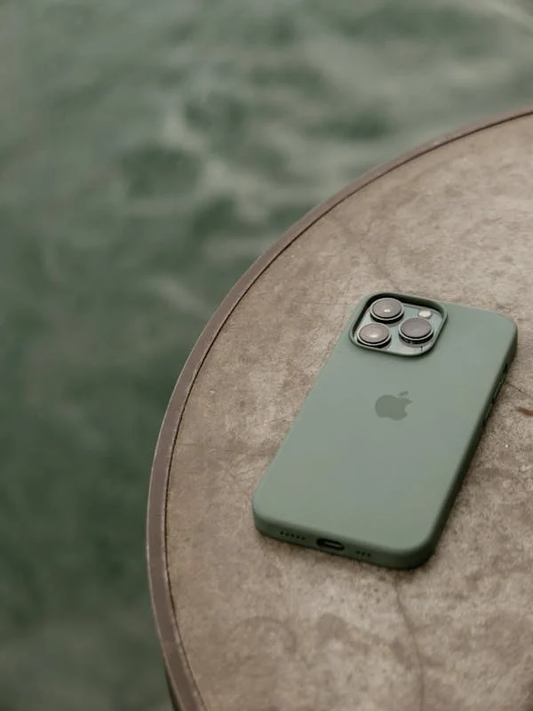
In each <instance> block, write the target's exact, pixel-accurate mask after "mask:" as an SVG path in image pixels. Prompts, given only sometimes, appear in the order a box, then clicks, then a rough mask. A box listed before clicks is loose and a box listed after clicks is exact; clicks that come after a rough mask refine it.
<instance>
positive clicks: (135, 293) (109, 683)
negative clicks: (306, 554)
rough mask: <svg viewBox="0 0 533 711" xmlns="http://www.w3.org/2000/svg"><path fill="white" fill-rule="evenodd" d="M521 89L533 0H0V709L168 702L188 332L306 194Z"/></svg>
mask: <svg viewBox="0 0 533 711" xmlns="http://www.w3.org/2000/svg"><path fill="white" fill-rule="evenodd" d="M467 5H468V7H467ZM532 89H533V8H532V5H531V2H529V1H527V0H523V1H522V2H520V1H518V0H505V1H502V2H500V1H499V0H491V1H489V0H476V1H475V2H471V3H463V2H459V0H449V1H445V0H434V1H433V2H430V3H428V2H425V1H424V2H423V1H422V0H403V1H399V0H388V1H380V0H373V1H372V2H370V1H368V0H358V1H357V2H354V0H339V1H338V2H337V1H335V0H333V1H332V2H331V1H327V0H309V1H308V2H303V1H302V0H290V1H289V0H270V1H269V2H260V0H218V1H217V2H215V1H214V0H211V2H209V1H208V0H195V1H194V2H192V1H190V0H174V1H172V0H150V2H147V0H0V98H1V101H0V290H1V299H0V323H1V327H2V330H1V334H2V335H1V341H0V344H1V346H0V369H1V382H2V389H1V391H0V408H1V411H0V412H1V422H2V427H1V430H0V433H1V434H0V437H1V449H0V457H1V475H0V487H1V488H0V547H1V550H0V553H1V554H0V645H1V647H0V710H1V711H34V710H39V711H41V710H42V709H50V710H53V711H63V710H64V711H77V710H78V709H80V710H81V709H83V710H87V711H108V710H109V711H111V710H113V711H114V710H115V709H119V710H120V709H124V710H129V709H132V710H137V709H139V710H141V709H142V710H143V711H144V710H148V711H152V710H153V711H160V710H161V709H164V708H166V703H167V702H166V691H165V687H164V682H163V676H162V668H161V662H160V656H159V649H158V644H157V642H156V638H155V633H154V629H153V623H152V616H151V611H150V606H149V600H148V594H147V585H146V573H145V562H144V520H145V507H146V496H147V487H148V480H149V471H150V464H151V457H152V452H153V448H154V445H155V441H156V437H157V433H158V428H159V424H160V422H161V418H162V415H163V412H164V408H165V405H166V402H167V400H168V397H169V395H170V392H171V389H172V386H173V384H174V381H175V379H176V377H177V375H178V373H179V370H180V367H181V365H182V364H183V362H184V359H185V357H186V355H187V353H188V351H189V350H190V348H191V346H192V344H193V342H194V340H195V338H196V336H197V335H198V334H199V332H200V330H201V328H202V326H203V325H204V324H205V323H206V321H207V319H208V318H209V316H210V314H211V313H212V311H213V310H214V308H215V307H216V306H217V304H218V303H219V301H220V300H221V298H222V297H223V296H224V294H225V292H226V291H227V290H228V288H229V287H230V286H231V285H232V284H233V282H234V281H235V280H236V279H237V278H238V277H239V276H240V275H241V274H242V272H243V271H244V270H245V269H246V267H247V266H248V265H249V264H250V263H251V261H252V260H253V259H254V258H255V257H256V256H258V255H259V254H260V253H261V252H262V251H264V250H265V248H266V247H267V246H268V245H270V244H271V243H272V242H273V240H275V239H276V237H277V236H279V235H280V233H281V232H282V231H283V230H284V228H286V227H287V226H288V225H289V224H290V223H292V222H293V221H294V220H295V219H296V218H298V217H299V216H300V215H302V214H303V213H304V212H305V211H306V210H307V209H308V208H309V207H310V206H312V205H313V204H315V203H316V202H318V201H319V200H321V199H323V198H326V197H328V196H329V195H330V194H331V193H332V192H334V191H335V190H336V189H338V188H340V187H341V186H343V185H344V184H345V183H346V182H347V181H349V180H350V179H352V178H354V177H356V176H358V175H359V174H360V173H361V172H362V171H363V170H365V169H367V168H369V167H370V166H373V165H375V164H377V163H380V162H382V161H383V160H385V159H387V158H390V157H393V156H395V155H397V154H398V153H400V152H401V151H403V150H404V149H407V148H410V147H412V146H414V145H416V144H418V143H420V142H421V141H424V140H426V139H427V138H429V137H432V136H436V135H438V134H440V133H441V132H442V131H444V130H448V129H450V128H454V127H456V126H459V125H461V124H463V123H465V122H467V121H470V120H473V119H476V118H481V117H484V116H488V115H491V114H493V113H494V112H497V111H500V110H504V109H507V108H514V107H517V106H521V105H523V104H526V103H528V102H529V101H530V100H531V98H532ZM221 651H222V650H221Z"/></svg>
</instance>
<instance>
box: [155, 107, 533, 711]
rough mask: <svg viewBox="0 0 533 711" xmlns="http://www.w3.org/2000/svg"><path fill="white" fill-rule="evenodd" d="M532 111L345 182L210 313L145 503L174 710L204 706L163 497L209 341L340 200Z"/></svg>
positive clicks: (474, 128)
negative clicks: (184, 630)
mask: <svg viewBox="0 0 533 711" xmlns="http://www.w3.org/2000/svg"><path fill="white" fill-rule="evenodd" d="M530 115H533V106H529V107H524V108H522V109H518V110H513V111H508V112H506V113H504V114H500V115H497V116H494V117H492V118H490V119H485V120H483V121H477V122H475V123H473V124H470V125H468V126H466V127H462V128H460V129H458V130H455V131H452V132H450V133H447V134H444V135H443V136H440V137H438V138H436V139H433V140H430V141H428V142H426V143H424V144H422V145H421V146H418V147H417V148H414V149H412V150H410V151H408V152H406V153H403V154H402V155H401V156H399V157H398V158H395V159H394V160H391V161H389V162H387V163H385V164H383V165H380V166H378V167H376V168H374V169H372V170H370V171H368V172H366V173H364V174H363V175H362V176H361V177H359V178H357V179H356V180H354V181H352V182H351V183H349V184H348V185H347V186H346V187H344V188H342V189H341V190H339V191H338V192H337V193H335V194H334V195H333V196H332V197H330V198H329V199H327V200H325V201H324V202H322V203H320V204H319V205H318V206H316V207H315V208H313V209H312V210H310V211H309V212H308V213H307V214H306V215H304V216H303V217H302V218H301V219H300V220H298V221H297V222H296V223H295V224H294V225H292V227H290V228H289V229H288V230H287V231H286V232H285V233H284V234H283V235H282V236H281V237H280V238H279V239H278V240H276V242H275V243H274V244H273V245H272V247H270V248H269V249H268V250H267V251H266V252H265V253H264V254H263V255H261V256H260V257H259V258H258V259H257V260H256V261H255V262H254V263H253V264H252V265H251V267H249V269H248V270H247V271H246V272H245V273H244V275H243V276H242V277H241V278H240V279H239V280H238V281H237V283H236V284H235V286H234V287H233V288H232V289H231V290H230V292H229V293H228V295H227V296H226V297H225V299H224V300H223V301H222V303H221V304H220V306H219V307H218V308H217V310H216V311H215V312H214V314H213V316H212V317H211V318H210V320H209V322H208V323H207V325H206V326H205V328H204V329H203V331H202V333H201V334H200V337H199V338H198V340H197V342H196V344H195V346H194V348H193V349H192V351H191V353H190V355H189V357H188V358H187V361H186V362H185V365H184V367H183V369H182V371H181V373H180V376H179V378H178V380H177V382H176V385H175V387H174V391H173V393H172V395H171V398H170V401H169V404H168V407H167V410H166V412H165V416H164V418H163V423H162V425H161V429H160V432H159V437H158V440H157V445H156V448H155V454H154V459H153V465H152V471H151V477H150V489H149V494H148V507H147V524H146V531H147V543H146V555H147V565H148V578H149V586H150V596H151V602H152V609H153V613H154V617H155V622H156V628H157V634H158V637H159V641H160V644H161V648H162V652H163V659H164V664H165V671H166V674H167V681H168V685H169V690H170V694H171V696H172V699H173V701H174V703H175V704H176V706H177V708H178V709H179V710H180V711H206V707H205V705H204V704H203V702H202V699H201V694H200V691H199V689H198V687H197V685H196V682H195V680H194V676H193V673H192V670H191V668H190V666H189V663H188V660H187V655H186V652H185V648H184V645H183V643H182V640H181V638H180V634H179V629H178V626H177V621H176V617H175V615H174V607H173V601H172V593H171V590H170V581H169V576H168V566H167V551H166V500H167V490H168V481H169V474H170V464H171V460H172V452H173V449H174V445H175V441H176V438H177V434H178V431H179V425H180V422H181V418H182V415H183V412H184V410H185V406H186V404H187V400H188V397H189V394H190V392H191V390H192V387H193V385H194V381H195V379H196V377H197V375H198V373H199V371H200V369H201V367H202V365H203V363H204V361H205V358H206V356H207V354H208V353H209V350H210V349H211V346H212V345H213V343H214V342H215V340H216V339H217V337H218V334H219V333H220V331H221V330H222V328H223V327H224V324H225V323H226V321H227V320H228V318H229V317H230V316H231V314H232V312H233V310H234V309H235V308H236V306H237V305H238V304H239V302H240V301H241V299H242V298H243V297H244V295H245V294H246V292H247V291H248V290H249V289H250V288H251V287H252V286H253V284H254V283H255V282H256V280H257V279H258V278H259V277H260V276H261V274H263V272H264V271H266V269H268V267H270V265H271V264H272V263H273V262H274V261H275V260H276V259H277V257H279V255H280V254H281V253H282V252H283V251H284V250H285V249H287V247H289V246H290V245H291V244H292V242H294V241H295V240H296V239H297V238H298V237H300V236H301V235H302V234H303V233H304V232H305V231H306V230H308V229H309V227H311V226H312V225H313V224H314V223H316V222H317V221H318V220H320V219H321V218H322V217H323V216H324V215H325V214H326V213H328V212H329V211H330V210H332V209H333V208H334V207H336V206H337V205H339V204H340V203H341V202H343V201H344V200H346V199H347V198H348V197H350V196H352V195H353V194H354V193H356V192H358V191H359V190H361V189H362V188H364V187H366V186H367V185H370V184H371V183H373V182H374V181H376V180H378V178H381V177H383V176H384V175H386V174H387V173H390V172H392V171H394V170H396V169H397V168H399V167H400V166H403V165H405V164H406V163H409V162H411V161H413V160H414V159H415V158H419V157H420V156H423V155H424V154H426V153H429V152H430V151H433V150H435V149H437V148H440V147H442V146H445V145H447V144H449V143H453V142H454V141H457V140H459V139H462V138H465V137H467V136H469V135H472V134H474V133H479V132H480V131H484V130H486V129H488V128H492V127H494V126H498V125H500V124H503V123H507V122H510V121H514V120H516V119H520V118H525V117H526V116H530Z"/></svg>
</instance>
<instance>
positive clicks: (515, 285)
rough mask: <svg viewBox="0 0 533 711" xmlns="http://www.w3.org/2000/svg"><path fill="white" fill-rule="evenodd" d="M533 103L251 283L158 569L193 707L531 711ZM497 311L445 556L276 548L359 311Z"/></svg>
mask: <svg viewBox="0 0 533 711" xmlns="http://www.w3.org/2000/svg"><path fill="white" fill-rule="evenodd" d="M532 146H533V111H525V112H523V113H521V114H515V115H514V116H512V117H511V116H508V117H504V118H501V119H498V120H495V121H494V122H492V123H491V124H487V125H484V126H477V127H474V128H471V129H469V130H466V131H464V132H462V133H458V134H455V135H454V136H452V137H447V138H445V139H442V140H441V141H437V142H435V143H433V144H431V145H429V146H425V147H423V148H422V149H419V150H418V151H414V152H413V153H411V154H409V155H407V156H404V157H402V158H400V159H399V160H398V161H395V162H394V163H391V164H389V165H388V166H385V167H384V168H380V169H377V170H376V171H373V172H372V173H370V174H368V175H366V176H364V177H363V178H362V179H361V180H359V181H357V182H355V183H354V184H353V185H351V186H349V187H348V188H346V189H345V190H343V191H342V192H341V193H339V194H338V195H336V196H334V197H333V198H332V199H331V200H329V201H328V202H326V203H325V204H324V205H321V206H319V207H318V208H316V209H315V210H314V211H312V212H311V213H310V214H309V215H307V216H306V217H305V218H303V219H302V220H301V221H300V222H299V223H297V224H296V225H295V226H294V227H293V228H292V229H291V230H290V231H289V232H288V233H287V234H286V235H285V236H284V237H282V238H281V239H280V241H279V242H278V243H277V244H276V245H274V247H273V248H272V249H271V250H270V251H269V252H268V253H267V254H265V255H264V256H263V257H262V258H261V259H260V260H259V261H258V262H257V263H256V264H255V265H254V266H253V267H252V268H251V269H250V271H249V272H248V273H247V274H246V275H245V276H244V277H243V279H242V280H241V281H240V282H239V283H238V284H237V285H236V286H235V288H234V289H233V291H232V292H231V293H230V294H229V296H228V297H227V299H226V300H225V301H224V302H223V304H222V305H221V307H220V308H219V310H218V311H217V312H216V313H215V315H214V316H213V318H212V320H211V322H210V323H209V325H208V326H207V328H206V330H205V331H204V333H203V335H202V337H201V338H200V340H199V342H198V344H197V345H196V347H195V349H194V350H193V352H192V354H191V357H190V358H189V361H188V362H187V365H186V366H185V368H184V370H183V372H182V375H181V376H180V380H179V381H178V384H177V386H176V390H175V392H174V394H173V396H172V399H171V402H170V405H169V408H168V411H167V414H166V416H165V421H164V423H163V427H162V430H161V435H160V439H159V443H158V448H157V452H156V457H155V461H154V469H153V473H152V483H151V491H150V502H149V513H148V559H149V573H150V583H151V588H152V597H153V603H154V610H155V615H156V620H157V625H158V631H159V635H160V639H161V643H162V648H163V653H164V657H165V664H166V669H167V673H168V677H169V681H170V685H171V688H172V691H173V693H174V695H175V697H176V699H177V700H178V701H179V704H180V706H181V708H182V709H183V711H235V710H236V709H239V711H353V710H354V709H358V710H359V711H374V710H375V711H388V710H389V709H390V710H391V711H392V710H394V711H417V710H419V711H422V710H423V709H427V710H428V711H429V710H431V711H467V710H468V711H474V710H475V711H477V709H480V710H483V711H487V710H488V709H497V710H498V711H506V710H507V709H508V710H509V711H531V709H532V708H533V584H532V573H531V571H532V569H533V417H531V414H533V319H532V303H533V276H532V275H533V200H532V197H531V196H532V195H533V161H532V158H531V149H532ZM380 290H393V291H399V292H405V293H415V294H420V295H424V296H428V297H432V298H437V299H442V300H446V301H456V302H459V303H465V304H469V305H472V306H479V307H482V308H489V309H497V310H499V311H501V312H503V313H505V314H508V315H509V316H512V317H513V318H514V319H515V321H516V322H517V324H518V327H519V347H518V353H517V357H516V359H515V362H514V364H513V366H512V368H511V370H510V373H509V377H508V381H507V384H506V385H505V386H504V388H503V390H502V393H501V396H500V398H499V401H498V403H497V405H496V406H495V408H494V411H493V415H492V417H491V418H490V420H489V423H488V426H487V429H486V432H485V435H484V436H483V438H482V442H481V444H480V447H479V449H478V451H477V454H476V456H475V459H474V462H473V464H472V466H471V469H470V471H469V473H468V475H467V477H466V479H465V483H464V485H463V487H462V489H461V492H460V494H459V496H458V499H457V502H456V504H455V506H454V509H453V512H452V515H451V517H450V520H449V522H448V524H447V526H446V529H445V531H444V534H443V536H442V538H441V541H440V543H439V545H438V548H437V551H436V553H435V555H434V556H433V557H432V558H431V560H430V561H429V563H427V564H426V565H424V566H423V567H421V568H419V569H417V570H414V571H407V572H405V571H404V572H398V571H392V570H385V569H380V568H377V567H373V566H371V565H367V564H364V563H359V562H356V561H353V560H348V559H343V558H340V557H335V556H328V555H325V554H322V553H319V552H315V551H312V550H307V549H304V548H299V547H296V546H291V545H288V544H284V543H279V542H276V541H274V540H270V539H267V538H264V537H262V536H261V535H260V534H259V533H257V531H256V530H255V528H254V525H253V520H252V515H251V507H250V503H251V496H252V492H253V490H254V488H255V486H256V484H257V482H258V481H259V479H260V477H261V475H262V473H263V472H264V470H265V467H266V466H267V464H268V463H269V461H270V460H271V459H272V457H273V455H274V454H275V452H276V450H277V448H278V447H279V445H280V443H281V441H282V439H283V437H284V435H285V434H286V432H287V430H288V428H289V427H290V425H291V423H292V421H293V420H294V418H295V416H296V414H297V412H298V410H299V408H300V407H301V405H302V402H303V400H304V398H305V396H306V394H307V392H308V391H309V389H310V387H311V386H312V383H313V381H314V379H315V377H316V375H317V373H318V371H319V370H320V367H321V366H322V364H323V363H324V360H325V359H326V357H327V355H328V354H329V352H330V350H331V348H332V347H333V345H334V343H335V341H336V339H337V338H338V336H339V334H340V332H341V330H342V329H343V327H344V325H345V323H346V321H347V319H348V317H349V315H350V313H351V312H352V310H353V308H354V305H355V304H356V303H357V302H358V301H359V300H360V299H361V297H362V296H364V295H365V294H367V293H370V292H375V291H380Z"/></svg>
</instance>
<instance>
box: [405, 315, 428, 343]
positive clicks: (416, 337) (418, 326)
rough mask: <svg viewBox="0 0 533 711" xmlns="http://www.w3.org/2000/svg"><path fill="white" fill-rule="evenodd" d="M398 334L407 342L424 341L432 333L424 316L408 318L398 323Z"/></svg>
mask: <svg viewBox="0 0 533 711" xmlns="http://www.w3.org/2000/svg"><path fill="white" fill-rule="evenodd" d="M399 330H400V336H401V337H402V338H403V340H404V341H407V343H424V342H425V341H429V339H430V338H431V336H432V335H433V328H432V326H431V324H430V323H429V321H428V320H427V319H425V318H408V319H407V320H406V321H404V322H403V323H402V324H400V329H399Z"/></svg>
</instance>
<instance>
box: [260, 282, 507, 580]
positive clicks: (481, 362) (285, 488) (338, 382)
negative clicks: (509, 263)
mask: <svg viewBox="0 0 533 711" xmlns="http://www.w3.org/2000/svg"><path fill="white" fill-rule="evenodd" d="M381 296H392V297H395V298H398V299H400V300H402V301H404V302H405V301H411V302H412V303H416V304H426V305H428V306H432V307H434V308H435V307H436V308H438V309H439V310H440V311H441V313H444V315H445V318H446V320H445V322H444V324H443V326H442V328H441V331H440V334H439V336H438V339H437V340H436V343H435V345H434V346H433V348H432V349H431V350H430V351H429V352H427V353H425V354H423V355H420V356H416V357H404V356H398V355H391V354H389V353H384V352H376V350H375V349H369V348H364V347H361V346H358V345H356V344H355V343H354V342H353V340H352V337H351V336H352V333H353V328H354V324H356V323H358V321H359V319H360V318H361V315H362V314H363V313H364V312H365V310H366V308H367V307H368V305H369V304H370V303H371V302H372V301H373V300H375V299H376V298H378V297H381ZM516 339H517V329H516V325H515V323H514V322H513V321H512V320H511V319H509V318H507V317H506V316H502V315H500V314H497V313H494V312H492V311H484V310H480V309H473V308H469V307H465V306H460V305H456V304H449V303H443V302H436V301H428V300H427V299H422V298H418V297H413V296H407V295H404V294H390V293H387V294H375V295H372V296H369V297H366V298H365V299H364V300H363V301H362V302H361V303H360V304H359V306H358V307H357V309H356V311H355V313H354V314H353V315H352V317H351V318H350V320H349V323H348V325H347V327H346V329H345V330H344V332H343V333H342V335H341V337H340V339H339V340H338V342H337V344H336V345H335V347H334V349H333V352H332V353H331V355H330V357H329V359H328V361H327V362H326V364H325V365H324V367H323V368H322V370H321V372H320V373H319V375H318V378H317V380H316V382H315V384H314V385H313V387H312V389H311V391H310V393H309V395H308V396H307V398H306V400H305V402H304V404H303V406H302V408H301V410H300V413H299V414H298V416H297V418H296V420H295V421H294V423H293V425H292V427H291V429H290V431H289V433H288V435H287V436H286V438H285V440H284V442H283V443H282V445H281V447H280V448H279V450H278V452H277V454H276V456H275V457H274V459H273V460H272V462H271V464H270V466H269V467H268V470H267V472H266V473H265V475H264V476H263V478H262V480H261V482H260V484H259V486H258V488H257V490H256V492H255V494H254V499H253V512H254V520H255V524H256V526H257V528H258V529H259V530H260V531H261V532H262V533H264V534H266V535H268V536H271V537H273V538H277V539H279V540H283V541H287V542H292V543H297V544H300V545H304V546H309V547H311V548H318V549H321V550H323V549H325V550H327V551H328V552H332V553H337V554H339V555H346V556H349V557H351V558H358V559H360V560H365V561H368V562H371V563H375V564H376V565H383V566H388V567H393V568H411V567H415V566H417V565H420V564H421V563H423V562H424V561H426V560H427V559H428V558H429V556H430V555H431V554H432V552H433V551H434V549H435V546H436V544H437V541H438V539H439V536H440V533H441V531H442V529H443V527H444V524H445V523H446V519H447V516H448V513H449V510H450V508H451V506H452V504H453V501H454V499H455V496H456V494H457V492H458V489H459V487H460V485H461V482H462V479H463V477H464V474H465V473H466V470H467V468H468V465H469V462H470V460H471V458H472V455H473V453H474V451H475V448H476V445H477V443H478V440H479V437H480V436H481V433H482V431H483V426H484V422H485V420H486V417H487V416H488V413H489V412H490V409H491V407H492V402H493V400H494V399H495V398H496V396H497V394H498V391H499V387H500V385H501V383H502V382H503V379H504V378H505V374H506V371H507V367H508V365H509V363H510V361H511V360H512V357H513V355H514V352H515V349H516ZM383 396H386V397H387V398H388V399H386V400H385V401H384V400H381V403H385V404H386V405H387V407H386V408H385V410H390V414H392V415H393V416H394V418H395V419H394V418H393V419H391V418H390V417H384V416H379V414H378V412H379V409H380V406H379V405H377V403H378V400H379V399H380V398H382V397H383ZM391 398H392V399H391ZM376 406H377V410H376ZM389 406H392V409H391V407H389ZM395 408H396V411H393V410H394V409H395ZM404 413H405V415H406V416H402V415H403V414H404ZM381 414H383V413H381Z"/></svg>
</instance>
